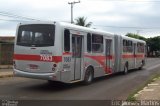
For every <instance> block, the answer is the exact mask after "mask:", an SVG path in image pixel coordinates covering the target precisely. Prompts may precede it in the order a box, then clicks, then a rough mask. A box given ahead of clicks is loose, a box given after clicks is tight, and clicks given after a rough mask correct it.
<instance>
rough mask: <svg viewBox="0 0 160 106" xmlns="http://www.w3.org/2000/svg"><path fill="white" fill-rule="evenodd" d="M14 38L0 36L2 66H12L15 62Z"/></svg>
mask: <svg viewBox="0 0 160 106" xmlns="http://www.w3.org/2000/svg"><path fill="white" fill-rule="evenodd" d="M14 39H15V37H13V36H7V37H6V36H0V65H11V64H12V62H13V50H14V49H13V48H14Z"/></svg>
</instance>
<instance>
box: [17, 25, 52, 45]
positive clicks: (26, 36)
mask: <svg viewBox="0 0 160 106" xmlns="http://www.w3.org/2000/svg"><path fill="white" fill-rule="evenodd" d="M54 38H55V26H54V25H49V24H31V25H21V26H20V27H19V29H18V37H17V45H20V46H28V47H30V46H31V47H44V46H54Z"/></svg>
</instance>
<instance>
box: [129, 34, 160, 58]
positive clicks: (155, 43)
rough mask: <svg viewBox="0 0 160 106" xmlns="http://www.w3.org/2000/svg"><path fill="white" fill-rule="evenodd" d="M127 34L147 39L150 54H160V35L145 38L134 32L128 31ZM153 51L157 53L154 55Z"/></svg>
mask: <svg viewBox="0 0 160 106" xmlns="http://www.w3.org/2000/svg"><path fill="white" fill-rule="evenodd" d="M126 36H128V37H132V38H136V39H140V40H144V41H146V43H147V52H148V56H159V55H160V36H156V37H152V38H145V37H143V36H140V35H137V34H133V33H127V34H126ZM153 52H155V55H153V54H154V53H153Z"/></svg>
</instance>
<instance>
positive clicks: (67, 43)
mask: <svg viewBox="0 0 160 106" xmlns="http://www.w3.org/2000/svg"><path fill="white" fill-rule="evenodd" d="M64 51H65V52H69V51H70V31H69V30H68V29H65V30H64Z"/></svg>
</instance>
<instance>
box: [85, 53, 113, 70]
mask: <svg viewBox="0 0 160 106" xmlns="http://www.w3.org/2000/svg"><path fill="white" fill-rule="evenodd" d="M85 57H88V58H91V59H93V60H95V61H97V62H98V63H99V64H101V65H102V66H103V68H104V70H105V72H106V73H112V69H111V68H110V67H108V66H106V63H105V60H106V59H109V60H112V59H113V56H112V55H110V56H90V55H85Z"/></svg>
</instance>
